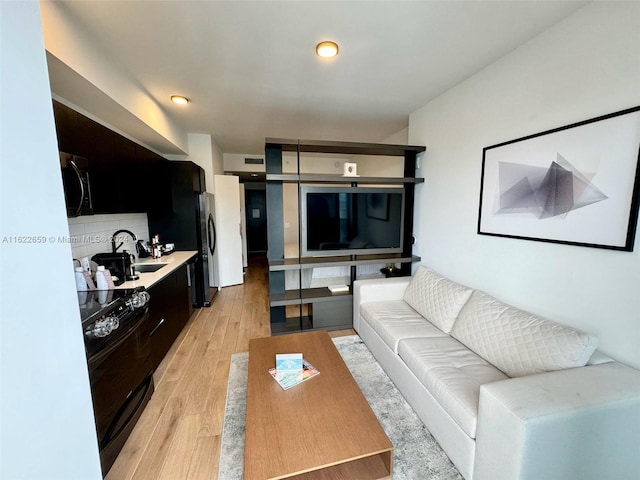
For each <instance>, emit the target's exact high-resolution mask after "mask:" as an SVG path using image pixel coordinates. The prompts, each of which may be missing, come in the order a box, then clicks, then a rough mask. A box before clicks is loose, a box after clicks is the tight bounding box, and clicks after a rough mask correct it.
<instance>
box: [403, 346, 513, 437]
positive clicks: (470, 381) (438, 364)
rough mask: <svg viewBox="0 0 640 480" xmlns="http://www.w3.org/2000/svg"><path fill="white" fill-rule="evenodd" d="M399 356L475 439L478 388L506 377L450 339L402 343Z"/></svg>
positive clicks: (478, 397)
mask: <svg viewBox="0 0 640 480" xmlns="http://www.w3.org/2000/svg"><path fill="white" fill-rule="evenodd" d="M398 354H399V355H400V358H402V360H403V361H404V362H405V364H406V365H407V367H408V368H409V370H411V372H413V374H414V375H415V376H416V377H417V378H418V380H420V382H421V383H422V384H423V385H424V386H425V388H426V389H427V390H429V392H430V393H431V395H433V397H434V398H435V399H436V400H437V401H438V403H439V404H440V406H441V407H442V408H443V409H444V410H445V411H446V412H447V413H448V414H449V416H450V417H451V418H452V419H453V420H454V421H455V422H456V423H457V424H458V425H459V426H460V428H462V430H464V432H465V433H466V434H467V435H469V437H471V438H476V426H477V420H478V403H479V399H480V386H481V385H483V384H485V383H489V382H495V381H498V380H505V379H507V378H508V377H507V376H506V375H505V374H504V373H502V372H501V371H500V370H498V369H497V368H496V367H494V366H493V365H491V364H490V363H488V362H487V361H485V360H484V359H482V358H481V357H479V356H478V355H476V354H475V353H473V352H472V351H471V350H469V349H468V348H467V347H465V346H464V345H462V344H461V343H460V342H458V341H457V340H456V339H454V338H451V337H449V336H447V337H434V338H410V339H405V340H402V341H401V342H400V346H399V347H398Z"/></svg>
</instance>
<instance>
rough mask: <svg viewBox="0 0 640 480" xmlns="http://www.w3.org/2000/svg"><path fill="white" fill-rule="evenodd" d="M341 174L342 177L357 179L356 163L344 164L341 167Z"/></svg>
mask: <svg viewBox="0 0 640 480" xmlns="http://www.w3.org/2000/svg"><path fill="white" fill-rule="evenodd" d="M343 168H344V170H343V174H342V176H344V177H359V176H360V175H358V164H357V163H348V162H346V163H345V164H344V165H343Z"/></svg>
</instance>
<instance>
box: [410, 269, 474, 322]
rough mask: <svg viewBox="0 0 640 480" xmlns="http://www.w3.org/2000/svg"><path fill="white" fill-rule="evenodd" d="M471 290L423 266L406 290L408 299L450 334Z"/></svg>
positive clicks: (417, 309)
mask: <svg viewBox="0 0 640 480" xmlns="http://www.w3.org/2000/svg"><path fill="white" fill-rule="evenodd" d="M471 292H473V290H471V289H470V288H468V287H465V286H463V285H459V284H457V283H454V282H452V281H451V280H448V279H446V278H444V277H443V276H441V275H439V274H437V273H436V272H434V271H432V270H429V269H428V268H426V267H424V266H420V267H418V270H417V271H416V274H415V275H414V276H413V278H412V279H411V282H409V285H408V286H407V289H406V290H405V293H404V301H405V302H407V303H408V304H409V305H410V306H411V307H412V308H413V309H414V310H415V311H416V312H418V313H419V314H420V315H422V316H423V317H424V318H426V319H427V320H429V321H430V322H431V323H433V324H434V325H435V326H436V327H438V328H439V329H440V330H442V331H443V332H445V333H449V332H451V327H453V324H454V322H455V321H456V318H457V317H458V314H459V313H460V310H461V309H462V307H463V306H464V304H465V303H466V302H467V300H469V297H470V296H471Z"/></svg>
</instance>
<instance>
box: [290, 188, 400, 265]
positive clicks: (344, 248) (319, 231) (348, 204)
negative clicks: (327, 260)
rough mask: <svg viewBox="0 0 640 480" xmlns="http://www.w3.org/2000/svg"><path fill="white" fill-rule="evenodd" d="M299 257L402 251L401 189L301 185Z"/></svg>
mask: <svg viewBox="0 0 640 480" xmlns="http://www.w3.org/2000/svg"><path fill="white" fill-rule="evenodd" d="M301 213H302V218H301V220H302V223H301V225H302V256H331V255H350V254H365V253H366V254H369V253H398V252H401V251H402V241H403V225H404V189H403V188H372V187H315V186H314V187H302V190H301Z"/></svg>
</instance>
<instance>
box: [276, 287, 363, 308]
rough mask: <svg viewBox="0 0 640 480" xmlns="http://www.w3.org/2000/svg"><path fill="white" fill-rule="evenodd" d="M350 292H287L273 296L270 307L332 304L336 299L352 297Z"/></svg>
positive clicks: (310, 289) (315, 289) (326, 290)
mask: <svg viewBox="0 0 640 480" xmlns="http://www.w3.org/2000/svg"><path fill="white" fill-rule="evenodd" d="M351 296H352V294H351V292H350V291H348V292H336V293H331V291H330V290H329V288H328V287H319V288H304V289H302V290H287V291H285V292H284V293H276V294H272V295H271V299H270V306H272V307H282V306H285V305H300V304H304V303H317V302H330V301H332V300H335V299H336V298H338V297H340V298H345V297H351Z"/></svg>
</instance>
